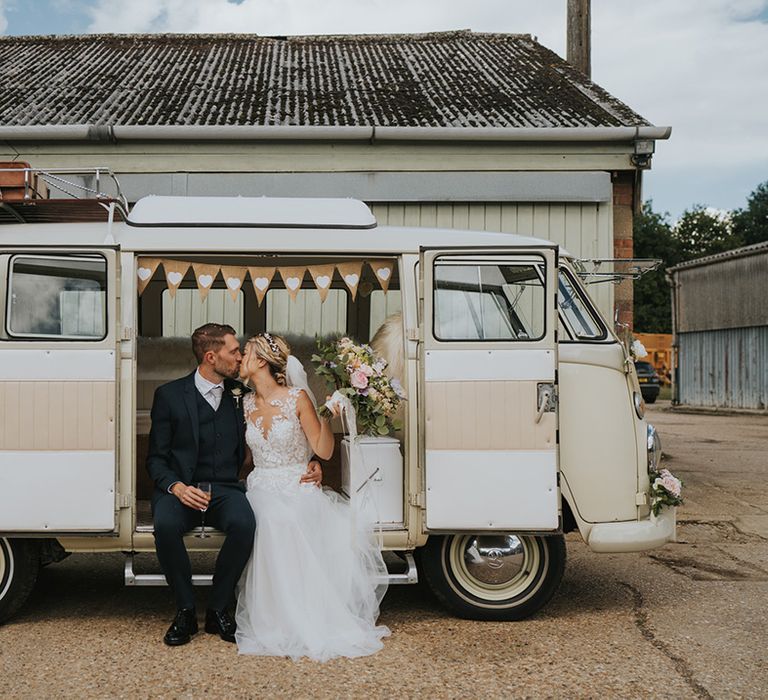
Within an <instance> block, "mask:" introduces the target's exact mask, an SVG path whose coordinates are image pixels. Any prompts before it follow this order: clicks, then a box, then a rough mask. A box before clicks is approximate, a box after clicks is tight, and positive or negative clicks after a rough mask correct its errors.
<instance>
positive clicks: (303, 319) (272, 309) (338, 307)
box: [264, 289, 347, 337]
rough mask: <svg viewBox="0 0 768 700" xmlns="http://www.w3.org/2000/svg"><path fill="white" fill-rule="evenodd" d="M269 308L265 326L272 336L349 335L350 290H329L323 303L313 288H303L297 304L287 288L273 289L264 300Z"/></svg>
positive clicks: (299, 293)
mask: <svg viewBox="0 0 768 700" xmlns="http://www.w3.org/2000/svg"><path fill="white" fill-rule="evenodd" d="M264 301H265V303H266V305H267V325H266V327H267V328H268V329H269V330H270V331H272V332H273V333H281V334H287V335H307V336H310V337H313V336H315V335H320V336H325V335H329V334H333V333H346V330H347V291H346V290H345V289H330V290H328V297H327V298H326V300H325V301H324V302H321V301H320V295H319V294H318V293H317V291H316V290H314V289H300V290H299V291H298V292H297V293H296V301H292V300H291V295H290V293H289V292H288V290H286V289H270V290H269V291H268V292H267V296H266V299H265V300H264Z"/></svg>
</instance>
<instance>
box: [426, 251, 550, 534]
mask: <svg viewBox="0 0 768 700" xmlns="http://www.w3.org/2000/svg"><path fill="white" fill-rule="evenodd" d="M557 264H558V260H557V249H556V248H554V247H553V248H551V249H548V248H545V249H539V248H537V249H525V248H509V249H506V248H505V249H503V250H496V249H494V250H488V249H483V250H466V249H464V250H449V249H444V250H431V249H430V250H426V249H425V250H422V252H421V265H420V267H421V277H422V279H421V284H422V294H423V298H424V307H423V308H424V314H423V322H424V329H423V331H424V334H423V337H424V344H423V348H422V360H423V361H422V364H421V366H422V368H423V377H422V383H421V387H422V397H421V399H422V400H421V411H422V415H421V420H422V425H423V426H424V443H423V444H424V455H423V459H424V464H425V473H426V526H427V528H428V529H429V530H431V531H450V532H455V531H462V530H464V531H483V530H538V531H549V530H556V529H557V528H558V526H559V509H560V500H559V491H558V482H557V471H558V446H557V373H556V369H557V341H556V330H555V329H556V321H557V315H556V314H557V304H556V292H557V284H556V282H557Z"/></svg>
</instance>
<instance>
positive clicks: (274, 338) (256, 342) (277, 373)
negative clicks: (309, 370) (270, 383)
mask: <svg viewBox="0 0 768 700" xmlns="http://www.w3.org/2000/svg"><path fill="white" fill-rule="evenodd" d="M246 349H250V351H251V352H252V353H253V354H254V355H256V357H260V358H261V359H262V360H264V361H265V362H266V363H267V365H268V366H269V371H270V373H271V374H272V376H273V377H274V378H275V381H276V382H277V383H278V384H279V385H280V386H285V385H286V379H285V370H286V366H287V365H288V355H290V354H291V346H290V345H288V343H286V342H285V338H283V337H282V336H279V335H274V334H273V333H259V334H258V335H254V336H253V337H251V338H249V339H248V342H247V343H246ZM247 369H248V370H249V371H251V369H252V368H251V367H248V368H247ZM254 369H255V368H254Z"/></svg>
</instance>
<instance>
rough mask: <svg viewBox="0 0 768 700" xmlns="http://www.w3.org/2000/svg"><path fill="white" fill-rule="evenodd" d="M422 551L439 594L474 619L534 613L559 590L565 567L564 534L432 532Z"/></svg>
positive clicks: (450, 606)
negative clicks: (448, 533) (446, 533)
mask: <svg viewBox="0 0 768 700" xmlns="http://www.w3.org/2000/svg"><path fill="white" fill-rule="evenodd" d="M418 552H419V559H420V564H421V570H422V573H423V574H424V578H425V579H426V581H427V583H428V584H429V587H430V588H431V589H432V591H433V592H434V593H435V595H436V596H437V598H438V599H439V600H440V601H441V602H442V603H443V604H444V605H445V606H446V607H447V608H448V609H449V610H451V611H452V612H454V613H455V614H456V615H458V616H459V617H463V618H467V619H470V620H522V619H523V618H526V617H529V616H530V615H533V613H535V612H536V611H538V610H540V609H541V608H542V607H544V605H546V604H547V603H548V602H549V600H550V599H551V598H552V596H553V595H554V594H555V591H556V590H557V587H558V586H559V585H560V580H561V579H562V577H563V572H564V571H565V539H564V538H563V536H562V535H551V536H547V537H541V536H537V535H523V534H513V533H509V534H499V535H495V534H484V535H443V536H432V537H430V538H429V541H428V542H427V544H426V545H425V546H424V547H422V548H421V549H420V550H418ZM478 576H479V578H478Z"/></svg>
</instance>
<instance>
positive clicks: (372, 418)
mask: <svg viewBox="0 0 768 700" xmlns="http://www.w3.org/2000/svg"><path fill="white" fill-rule="evenodd" d="M312 363H313V364H314V365H315V372H317V374H318V375H320V376H321V377H323V379H325V381H326V383H327V385H328V387H329V388H330V389H333V390H336V391H338V392H339V393H340V394H342V395H343V396H346V397H347V398H349V400H350V402H351V403H352V407H353V408H354V409H355V413H356V416H357V428H358V430H359V432H360V433H362V434H365V435H389V433H392V432H395V431H396V430H400V428H401V426H400V423H399V421H398V420H396V419H395V418H394V416H395V414H396V413H397V409H398V406H399V405H400V402H401V401H403V400H405V392H404V391H403V388H402V386H401V385H400V382H399V381H398V380H397V379H390V378H389V377H388V376H387V375H386V374H385V370H386V368H387V364H388V363H387V361H386V360H385V359H384V358H382V357H379V356H378V355H376V353H374V351H373V348H371V346H370V345H359V344H357V343H355V342H354V341H352V340H351V339H350V338H348V337H346V336H344V337H342V338H339V340H337V341H333V342H330V343H323V342H322V341H321V340H320V339H318V340H317V354H314V355H312ZM320 415H325V416H327V415H329V411H328V409H327V408H326V407H325V406H322V407H321V408H320Z"/></svg>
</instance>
